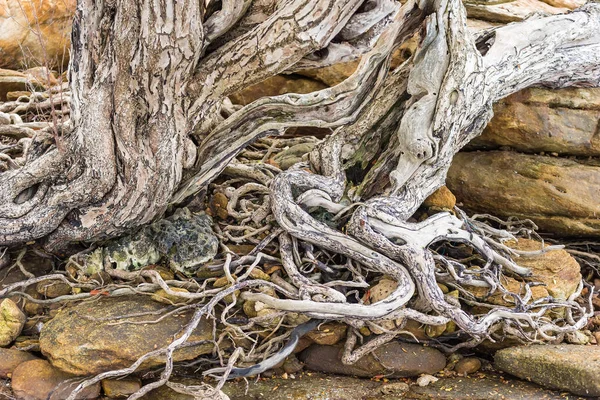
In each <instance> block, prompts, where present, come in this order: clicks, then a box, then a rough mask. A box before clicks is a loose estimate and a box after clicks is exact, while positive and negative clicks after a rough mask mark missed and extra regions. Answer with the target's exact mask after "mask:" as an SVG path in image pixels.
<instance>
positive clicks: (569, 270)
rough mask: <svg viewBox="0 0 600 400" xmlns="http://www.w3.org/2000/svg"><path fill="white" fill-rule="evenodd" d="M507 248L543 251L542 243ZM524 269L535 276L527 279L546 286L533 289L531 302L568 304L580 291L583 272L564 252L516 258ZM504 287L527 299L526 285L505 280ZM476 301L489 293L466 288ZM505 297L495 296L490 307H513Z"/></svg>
mask: <svg viewBox="0 0 600 400" xmlns="http://www.w3.org/2000/svg"><path fill="white" fill-rule="evenodd" d="M505 244H506V245H507V246H509V247H511V248H513V249H516V250H522V251H535V250H540V249H541V248H542V243H541V242H538V241H535V240H531V239H524V238H521V239H519V241H518V242H514V241H508V242H505ZM515 261H516V262H517V263H518V264H519V265H520V266H522V267H525V268H529V269H531V271H532V272H533V276H531V277H529V278H526V280H527V281H530V282H541V283H543V284H544V286H533V287H531V292H532V296H531V297H532V301H535V300H538V299H541V298H544V297H548V295H550V296H552V297H554V298H555V299H557V300H566V299H568V298H569V296H571V295H572V294H573V293H575V291H576V290H577V287H578V286H579V283H580V282H581V279H582V277H581V268H580V266H579V263H578V262H577V261H576V260H575V258H573V257H572V256H571V255H570V254H569V253H568V252H566V251H565V250H562V249H560V250H551V251H548V252H545V253H543V254H540V255H537V256H532V257H525V256H521V257H518V258H515ZM502 283H503V285H504V287H505V288H506V289H508V290H509V291H510V292H513V293H517V294H520V295H521V296H523V295H525V284H524V283H523V282H520V281H517V280H516V279H514V278H512V277H509V276H506V277H504V278H503V281H502ZM466 288H467V290H469V292H471V293H472V294H474V295H475V296H476V297H479V298H482V297H484V296H485V295H486V294H487V292H488V290H487V289H486V288H482V287H471V286H468V287H466ZM507 300H508V299H507V298H505V296H503V294H502V293H500V292H496V293H494V294H492V295H491V296H490V297H488V298H487V299H486V301H487V302H489V303H491V304H497V305H501V306H507V307H514V303H512V302H508V301H507Z"/></svg>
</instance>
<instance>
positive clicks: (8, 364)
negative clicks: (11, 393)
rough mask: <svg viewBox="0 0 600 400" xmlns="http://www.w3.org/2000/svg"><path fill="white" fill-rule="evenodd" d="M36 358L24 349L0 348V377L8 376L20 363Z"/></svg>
mask: <svg viewBox="0 0 600 400" xmlns="http://www.w3.org/2000/svg"><path fill="white" fill-rule="evenodd" d="M36 359H37V357H36V356H34V355H33V354H31V353H28V352H26V351H21V350H17V349H1V348H0V378H10V376H11V375H12V372H13V371H14V369H15V368H17V367H18V366H19V365H20V364H22V363H24V362H26V361H31V360H36Z"/></svg>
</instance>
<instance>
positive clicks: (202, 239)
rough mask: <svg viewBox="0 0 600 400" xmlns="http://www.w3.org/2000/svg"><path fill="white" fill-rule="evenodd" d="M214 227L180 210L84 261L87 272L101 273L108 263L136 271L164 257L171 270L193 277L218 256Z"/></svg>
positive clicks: (199, 216) (207, 220) (200, 215)
mask: <svg viewBox="0 0 600 400" xmlns="http://www.w3.org/2000/svg"><path fill="white" fill-rule="evenodd" d="M211 223H212V220H211V219H210V217H209V216H207V215H206V214H204V213H197V214H196V213H192V212H191V211H189V210H188V209H187V208H181V209H178V210H177V211H176V212H175V213H174V214H173V215H172V216H170V217H168V218H165V219H162V220H159V221H156V222H154V223H152V224H150V225H148V226H145V227H143V228H142V229H141V230H139V231H137V232H136V233H133V234H131V235H127V236H123V237H121V238H118V239H115V240H112V241H110V242H109V243H108V244H107V245H105V246H104V247H100V248H98V249H96V250H95V251H94V252H93V253H91V254H90V255H89V256H88V257H87V258H86V260H85V268H86V271H85V272H86V273H88V274H92V273H95V272H98V271H101V270H102V269H103V268H104V264H103V261H104V260H105V259H108V261H110V262H111V263H112V264H113V265H114V266H115V267H116V268H118V269H123V270H136V269H140V268H142V267H144V266H146V265H149V264H154V263H157V262H158V261H159V260H160V259H161V258H163V257H164V258H166V259H167V260H168V264H169V266H170V267H171V269H173V270H174V271H178V272H181V273H183V274H186V275H190V276H191V275H193V274H194V273H195V272H196V270H197V269H198V268H199V267H200V266H201V265H202V264H203V263H205V262H207V261H210V260H212V259H213V258H214V256H215V255H216V254H217V249H218V246H219V241H218V239H217V237H216V236H215V234H214V233H213V231H212V229H211Z"/></svg>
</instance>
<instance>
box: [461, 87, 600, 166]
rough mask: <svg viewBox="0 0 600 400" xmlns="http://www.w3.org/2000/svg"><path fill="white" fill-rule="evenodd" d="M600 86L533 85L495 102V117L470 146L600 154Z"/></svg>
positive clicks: (589, 154) (532, 151)
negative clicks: (548, 87) (543, 87)
mask: <svg viewBox="0 0 600 400" xmlns="http://www.w3.org/2000/svg"><path fill="white" fill-rule="evenodd" d="M599 125H600V89H587V88H586V89H583V88H581V89H580V88H568V89H560V90H549V89H542V88H531V89H526V90H523V91H521V92H518V93H515V94H514V95H512V96H509V97H507V98H506V99H504V100H501V101H500V102H499V103H498V104H496V105H494V118H493V119H492V120H491V121H490V123H489V124H488V126H487V127H486V128H485V130H484V131H483V134H482V135H481V136H480V137H478V138H476V139H475V140H473V141H472V142H471V143H470V144H469V147H470V148H476V149H498V148H500V147H502V146H508V147H510V148H512V149H514V150H517V151H520V152H525V153H541V152H546V153H558V154H560V155H576V156H595V157H597V156H600V135H598V127H599Z"/></svg>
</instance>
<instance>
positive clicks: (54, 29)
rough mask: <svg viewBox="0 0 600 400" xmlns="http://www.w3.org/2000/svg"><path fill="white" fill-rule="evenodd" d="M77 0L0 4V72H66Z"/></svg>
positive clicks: (0, 0) (16, 0)
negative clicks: (42, 68)
mask: <svg viewBox="0 0 600 400" xmlns="http://www.w3.org/2000/svg"><path fill="white" fill-rule="evenodd" d="M76 4H77V2H76V0H43V1H31V0H25V1H23V0H0V68H11V69H22V68H28V67H35V66H40V65H46V66H49V67H50V68H56V69H61V68H66V66H67V63H68V61H69V49H70V37H71V24H72V20H73V15H74V12H75V7H76Z"/></svg>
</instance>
